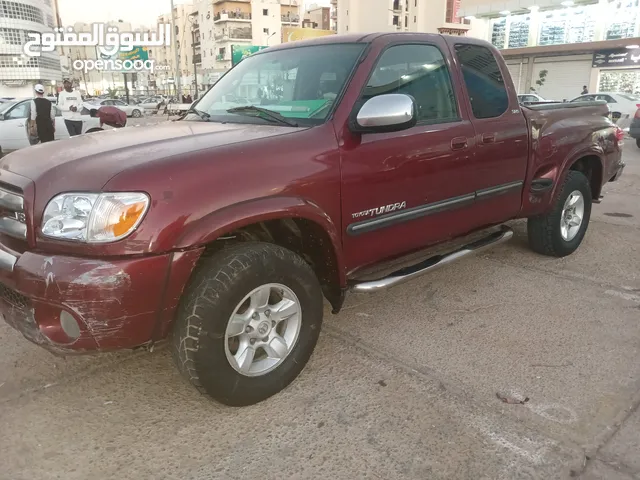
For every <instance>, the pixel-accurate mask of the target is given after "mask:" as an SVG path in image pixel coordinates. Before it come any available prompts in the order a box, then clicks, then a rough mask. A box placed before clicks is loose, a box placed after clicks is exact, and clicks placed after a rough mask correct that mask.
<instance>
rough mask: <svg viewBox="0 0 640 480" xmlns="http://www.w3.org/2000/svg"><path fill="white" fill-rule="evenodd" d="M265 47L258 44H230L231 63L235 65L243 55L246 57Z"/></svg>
mask: <svg viewBox="0 0 640 480" xmlns="http://www.w3.org/2000/svg"><path fill="white" fill-rule="evenodd" d="M265 48H267V47H261V46H258V45H231V65H232V66H236V65H237V64H238V63H240V61H241V60H242V59H243V58H244V57H248V56H249V55H252V54H254V53H256V52H259V51H260V50H264V49H265Z"/></svg>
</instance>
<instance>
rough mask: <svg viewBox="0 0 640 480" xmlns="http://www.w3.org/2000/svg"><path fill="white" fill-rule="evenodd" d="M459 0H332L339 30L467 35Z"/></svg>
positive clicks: (467, 22) (467, 23)
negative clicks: (460, 13)
mask: <svg viewBox="0 0 640 480" xmlns="http://www.w3.org/2000/svg"><path fill="white" fill-rule="evenodd" d="M459 2H460V0H335V1H334V2H333V3H332V4H333V6H335V12H336V15H335V21H336V24H337V31H338V33H342V34H345V33H369V32H428V33H444V34H449V35H467V34H468V33H469V30H470V29H471V28H472V26H471V24H470V22H469V21H468V20H465V19H464V18H462V17H461V16H459V15H458V10H459Z"/></svg>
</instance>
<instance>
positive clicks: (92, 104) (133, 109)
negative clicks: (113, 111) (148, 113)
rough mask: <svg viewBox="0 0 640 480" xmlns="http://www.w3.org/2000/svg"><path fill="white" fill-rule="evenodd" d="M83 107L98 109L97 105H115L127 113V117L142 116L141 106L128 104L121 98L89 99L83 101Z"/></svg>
mask: <svg viewBox="0 0 640 480" xmlns="http://www.w3.org/2000/svg"><path fill="white" fill-rule="evenodd" d="M83 105H84V108H86V109H87V110H91V109H92V108H95V109H98V108H99V107H103V106H107V105H108V106H111V107H116V108H119V109H120V110H122V111H123V112H124V113H126V114H127V117H133V118H139V117H141V116H142V113H143V112H144V109H143V108H140V107H139V106H137V105H129V104H128V103H126V102H123V101H122V100H112V99H110V98H107V99H104V100H99V99H96V100H91V101H88V102H84V104H83Z"/></svg>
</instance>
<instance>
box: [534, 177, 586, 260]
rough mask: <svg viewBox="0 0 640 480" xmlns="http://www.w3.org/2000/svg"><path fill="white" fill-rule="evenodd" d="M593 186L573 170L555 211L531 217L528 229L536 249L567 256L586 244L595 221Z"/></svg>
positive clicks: (554, 254)
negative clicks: (592, 213) (592, 219)
mask: <svg viewBox="0 0 640 480" xmlns="http://www.w3.org/2000/svg"><path fill="white" fill-rule="evenodd" d="M591 205H592V198H591V187H590V185H589V180H587V177H585V176H584V175H583V174H582V173H580V172H578V171H574V170H571V171H570V172H569V173H568V174H567V178H566V179H565V181H564V185H563V186H562V189H561V191H560V193H559V194H558V196H557V198H556V201H555V203H554V205H553V208H552V210H551V211H550V212H549V213H548V214H546V215H540V216H537V217H532V218H529V221H528V225H527V230H528V235H529V245H530V246H531V248H532V250H533V251H535V252H537V253H541V254H543V255H549V256H553V257H565V256H567V255H570V254H572V253H573V252H575V251H576V249H577V248H578V247H579V246H580V244H581V243H582V239H583V238H584V235H585V233H587V227H588V226H589V219H590V218H591Z"/></svg>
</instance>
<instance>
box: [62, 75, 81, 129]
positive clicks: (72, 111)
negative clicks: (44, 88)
mask: <svg viewBox="0 0 640 480" xmlns="http://www.w3.org/2000/svg"><path fill="white" fill-rule="evenodd" d="M58 107H60V110H62V116H63V117H64V124H65V125H66V126H67V130H68V131H69V135H70V136H71V137H74V136H76V135H80V134H81V133H82V117H81V116H80V111H81V109H82V96H81V95H80V92H78V91H77V90H74V89H73V84H72V83H71V81H70V80H69V79H65V81H64V90H63V91H62V92H60V95H58Z"/></svg>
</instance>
